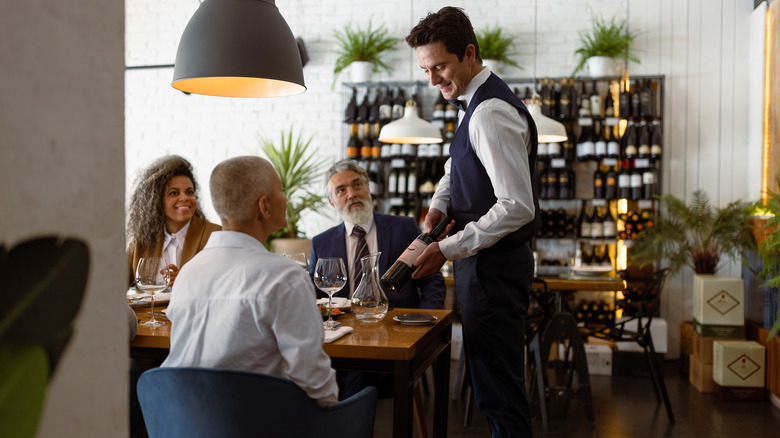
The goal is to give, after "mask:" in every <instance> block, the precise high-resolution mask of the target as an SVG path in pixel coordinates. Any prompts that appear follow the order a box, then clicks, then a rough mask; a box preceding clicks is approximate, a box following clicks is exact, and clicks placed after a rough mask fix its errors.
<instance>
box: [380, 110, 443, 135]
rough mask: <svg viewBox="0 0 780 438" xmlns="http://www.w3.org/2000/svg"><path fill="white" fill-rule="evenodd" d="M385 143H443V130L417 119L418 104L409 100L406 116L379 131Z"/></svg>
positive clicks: (405, 111)
mask: <svg viewBox="0 0 780 438" xmlns="http://www.w3.org/2000/svg"><path fill="white" fill-rule="evenodd" d="M379 141H381V142H383V143H401V144H404V143H408V144H430V143H441V142H442V138H441V130H440V129H439V128H437V127H436V126H434V125H433V124H431V123H430V122H427V121H425V120H423V119H421V118H419V117H417V103H416V102H415V101H414V100H411V99H409V100H408V101H407V102H406V107H404V116H403V117H401V118H400V119H398V120H396V121H394V122H390V123H388V124H387V125H385V126H383V127H382V129H381V130H380V131H379Z"/></svg>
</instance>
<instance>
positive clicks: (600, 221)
mask: <svg viewBox="0 0 780 438" xmlns="http://www.w3.org/2000/svg"><path fill="white" fill-rule="evenodd" d="M590 237H591V239H601V238H602V237H604V216H602V215H601V209H600V208H599V207H595V208H594V209H593V215H592V216H591V217H590Z"/></svg>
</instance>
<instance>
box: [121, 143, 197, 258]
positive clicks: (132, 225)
mask: <svg viewBox="0 0 780 438" xmlns="http://www.w3.org/2000/svg"><path fill="white" fill-rule="evenodd" d="M175 176H186V177H187V178H189V179H190V180H191V181H192V186H193V188H194V189H195V196H196V198H197V194H198V182H197V181H195V175H194V174H193V171H192V164H190V162H189V161H187V160H185V159H184V158H182V157H180V156H178V155H168V156H165V157H161V158H158V159H157V160H155V161H154V162H153V163H152V164H151V165H149V167H147V168H146V169H145V170H144V171H143V172H142V173H141V174H139V176H138V178H137V179H136V181H135V190H134V191H133V194H132V196H131V197H130V204H129V206H128V219H127V241H128V243H129V244H130V245H132V244H137V245H138V246H140V247H141V248H143V249H145V250H151V249H153V248H154V246H155V245H156V244H157V241H158V240H159V239H161V238H162V235H163V233H164V232H165V210H164V209H163V196H164V195H165V187H166V186H167V185H168V182H170V180H171V178H173V177H175ZM195 216H197V217H201V218H203V217H205V216H204V215H203V211H202V210H201V209H200V205H198V206H197V208H196V209H195Z"/></svg>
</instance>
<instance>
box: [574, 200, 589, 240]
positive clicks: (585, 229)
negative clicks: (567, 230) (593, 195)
mask: <svg viewBox="0 0 780 438" xmlns="http://www.w3.org/2000/svg"><path fill="white" fill-rule="evenodd" d="M577 223H578V224H579V226H580V228H579V236H580V237H581V238H583V239H590V237H591V235H590V228H591V223H590V217H588V211H587V210H586V209H585V201H582V209H581V210H580V216H579V217H578V218H577Z"/></svg>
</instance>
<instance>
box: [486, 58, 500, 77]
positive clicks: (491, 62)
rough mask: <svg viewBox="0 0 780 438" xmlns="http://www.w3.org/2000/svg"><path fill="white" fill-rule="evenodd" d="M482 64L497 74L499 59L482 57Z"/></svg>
mask: <svg viewBox="0 0 780 438" xmlns="http://www.w3.org/2000/svg"><path fill="white" fill-rule="evenodd" d="M482 65H486V66H487V67H488V68H489V69H490V71H491V72H493V73H495V74H499V67H500V66H501V62H500V61H496V60H495V59H483V60H482Z"/></svg>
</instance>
